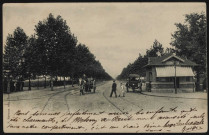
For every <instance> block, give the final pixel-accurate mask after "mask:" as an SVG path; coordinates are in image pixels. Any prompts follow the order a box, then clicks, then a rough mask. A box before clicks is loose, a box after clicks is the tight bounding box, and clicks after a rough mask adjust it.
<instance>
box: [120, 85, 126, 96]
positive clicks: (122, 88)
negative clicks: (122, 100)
mask: <svg viewBox="0 0 209 135" xmlns="http://www.w3.org/2000/svg"><path fill="white" fill-rule="evenodd" d="M120 96H123V97H125V90H124V85H123V83H120V93H119V97H120Z"/></svg>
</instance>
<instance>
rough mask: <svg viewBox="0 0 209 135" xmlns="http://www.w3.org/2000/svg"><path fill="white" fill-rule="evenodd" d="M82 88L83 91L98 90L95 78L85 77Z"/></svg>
mask: <svg viewBox="0 0 209 135" xmlns="http://www.w3.org/2000/svg"><path fill="white" fill-rule="evenodd" d="M81 90H82V93H83V92H94V93H95V91H96V81H95V79H93V78H83V79H82V81H81Z"/></svg>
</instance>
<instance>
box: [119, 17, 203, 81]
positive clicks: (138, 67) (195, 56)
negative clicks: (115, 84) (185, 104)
mask: <svg viewBox="0 0 209 135" xmlns="http://www.w3.org/2000/svg"><path fill="white" fill-rule="evenodd" d="M175 25H176V27H177V30H176V31H175V32H174V33H173V34H172V35H171V36H172V38H171V39H172V41H171V43H170V45H171V48H172V49H171V48H166V50H164V48H163V47H162V44H160V43H159V42H158V41H157V40H155V41H154V43H153V45H152V47H151V48H150V49H148V50H147V51H146V54H145V55H144V56H141V55H139V57H138V58H137V59H136V60H135V61H134V62H133V63H130V64H129V65H128V66H127V67H125V68H124V69H123V70H122V72H121V74H120V75H119V76H118V77H117V79H126V78H127V77H128V74H130V73H137V74H140V75H141V76H145V68H143V67H144V66H145V65H146V64H147V63H148V57H156V56H161V55H164V54H166V53H170V52H175V53H176V54H177V55H179V56H181V57H184V58H187V59H189V60H191V61H193V62H195V63H196V64H198V65H199V66H196V67H195V68H194V70H195V71H196V73H197V75H196V78H197V84H199V78H200V75H201V74H203V75H205V77H206V50H207V48H206V30H207V29H206V27H207V23H206V16H205V14H204V13H200V14H198V13H192V14H187V15H185V23H184V24H182V23H176V24H175Z"/></svg>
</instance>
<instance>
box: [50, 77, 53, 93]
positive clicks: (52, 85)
mask: <svg viewBox="0 0 209 135" xmlns="http://www.w3.org/2000/svg"><path fill="white" fill-rule="evenodd" d="M50 82H51V90H53V80H52V76H51V79H50Z"/></svg>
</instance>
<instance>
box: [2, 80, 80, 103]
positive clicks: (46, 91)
mask: <svg viewBox="0 0 209 135" xmlns="http://www.w3.org/2000/svg"><path fill="white" fill-rule="evenodd" d="M77 88H79V87H78V85H77V84H76V85H74V87H72V85H66V86H65V89H64V86H54V87H53V91H52V90H51V87H49V86H48V87H46V88H44V87H40V88H39V89H38V88H37V87H31V90H28V87H24V88H23V91H17V92H12V93H10V94H7V93H3V99H4V100H6V99H7V98H8V96H9V98H10V99H14V100H15V99H16V98H17V97H18V98H24V99H25V98H29V97H39V96H43V95H50V94H53V93H56V92H59V91H64V90H69V89H77Z"/></svg>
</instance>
